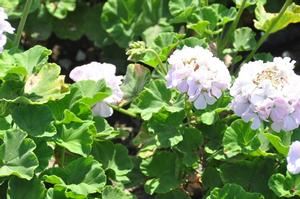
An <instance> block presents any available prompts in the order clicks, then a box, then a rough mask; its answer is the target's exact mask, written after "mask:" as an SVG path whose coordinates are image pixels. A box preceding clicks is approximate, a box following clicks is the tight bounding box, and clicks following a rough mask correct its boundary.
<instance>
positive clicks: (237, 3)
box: [233, 0, 266, 8]
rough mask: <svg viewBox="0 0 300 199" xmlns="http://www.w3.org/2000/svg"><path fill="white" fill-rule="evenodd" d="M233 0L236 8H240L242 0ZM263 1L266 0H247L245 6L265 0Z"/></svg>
mask: <svg viewBox="0 0 300 199" xmlns="http://www.w3.org/2000/svg"><path fill="white" fill-rule="evenodd" d="M233 1H234V3H235V4H236V7H237V8H240V7H241V5H242V2H243V0H233ZM265 1H266V0H247V1H246V3H245V8H246V7H249V6H251V5H254V4H256V3H258V2H265Z"/></svg>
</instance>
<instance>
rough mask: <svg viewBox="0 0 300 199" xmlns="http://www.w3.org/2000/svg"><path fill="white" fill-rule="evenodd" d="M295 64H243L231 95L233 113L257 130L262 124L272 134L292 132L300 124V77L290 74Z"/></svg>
mask: <svg viewBox="0 0 300 199" xmlns="http://www.w3.org/2000/svg"><path fill="white" fill-rule="evenodd" d="M294 65H295V61H291V59H290V58H280V57H277V58H274V60H273V61H272V62H266V63H264V62H262V61H255V62H249V63H247V64H244V65H243V66H242V67H241V70H240V72H239V75H238V77H237V79H236V80H235V82H234V83H233V85H232V87H231V88H230V94H231V95H232V96H233V97H234V98H233V100H232V102H231V107H232V110H233V111H234V112H235V114H236V115H238V116H240V117H242V119H244V120H245V121H246V122H248V121H250V120H252V121H253V123H252V126H251V127H252V128H253V129H257V128H259V127H260V125H261V123H262V122H263V121H266V122H271V127H272V129H273V130H274V131H277V132H279V131H281V130H285V131H291V130H293V129H295V128H297V127H298V126H299V124H300V87H299V86H298V85H297V84H298V83H299V81H300V76H298V75H297V74H295V72H294V71H293V68H294Z"/></svg>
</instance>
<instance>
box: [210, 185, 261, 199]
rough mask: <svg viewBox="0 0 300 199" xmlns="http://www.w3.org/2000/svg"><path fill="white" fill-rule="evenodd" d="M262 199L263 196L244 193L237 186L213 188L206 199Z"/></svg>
mask: <svg viewBox="0 0 300 199" xmlns="http://www.w3.org/2000/svg"><path fill="white" fill-rule="evenodd" d="M220 198H222V199H232V198H243V199H264V196H263V195H261V194H259V193H249V192H246V191H245V190H244V189H243V187H241V186H239V185H237V184H225V186H224V187H223V188H218V187H217V188H214V189H213V190H212V191H211V192H210V195H209V196H208V197H207V199H220Z"/></svg>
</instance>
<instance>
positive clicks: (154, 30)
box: [142, 18, 174, 46]
mask: <svg viewBox="0 0 300 199" xmlns="http://www.w3.org/2000/svg"><path fill="white" fill-rule="evenodd" d="M173 31H174V27H173V26H172V25H170V24H169V23H168V22H167V20H166V18H161V19H160V20H159V21H158V24H155V25H153V26H150V27H149V28H147V29H146V30H145V31H144V32H143V33H142V38H143V41H145V42H146V44H147V46H149V45H151V44H153V42H154V40H155V38H156V37H157V35H159V34H161V33H163V32H173Z"/></svg>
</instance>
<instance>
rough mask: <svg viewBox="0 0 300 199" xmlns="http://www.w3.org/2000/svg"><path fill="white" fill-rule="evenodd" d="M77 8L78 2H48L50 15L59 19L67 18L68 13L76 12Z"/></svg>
mask: <svg viewBox="0 0 300 199" xmlns="http://www.w3.org/2000/svg"><path fill="white" fill-rule="evenodd" d="M75 7H76V0H68V1H61V0H47V1H46V8H47V9H48V11H49V13H50V14H52V15H53V16H54V17H57V18H59V19H63V18H65V17H66V16H67V14H68V12H70V11H74V10H75Z"/></svg>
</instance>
